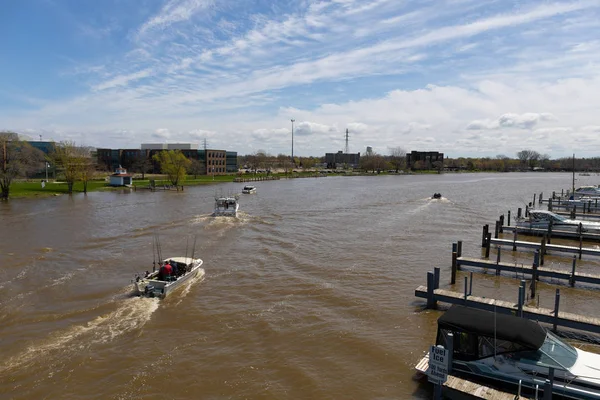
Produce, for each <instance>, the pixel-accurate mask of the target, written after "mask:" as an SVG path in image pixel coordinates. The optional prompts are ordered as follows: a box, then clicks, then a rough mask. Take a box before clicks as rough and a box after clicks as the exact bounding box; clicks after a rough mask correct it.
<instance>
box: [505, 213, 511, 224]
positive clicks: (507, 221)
mask: <svg viewBox="0 0 600 400" xmlns="http://www.w3.org/2000/svg"><path fill="white" fill-rule="evenodd" d="M506 223H507V225H508V226H510V210H508V218H506Z"/></svg>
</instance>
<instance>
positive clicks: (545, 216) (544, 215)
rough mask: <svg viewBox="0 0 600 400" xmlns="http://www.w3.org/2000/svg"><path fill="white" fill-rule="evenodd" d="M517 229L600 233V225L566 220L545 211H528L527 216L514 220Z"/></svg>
mask: <svg viewBox="0 0 600 400" xmlns="http://www.w3.org/2000/svg"><path fill="white" fill-rule="evenodd" d="M516 223H517V228H523V229H548V228H549V226H550V224H552V228H553V229H556V230H560V231H566V232H576V233H579V232H590V233H600V223H599V222H592V221H583V220H577V219H568V218H566V217H564V216H562V215H558V214H555V213H553V212H551V211H545V210H529V215H528V216H527V217H524V218H518V219H517V220H516Z"/></svg>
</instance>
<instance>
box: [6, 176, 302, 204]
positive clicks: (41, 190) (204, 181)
mask: <svg viewBox="0 0 600 400" xmlns="http://www.w3.org/2000/svg"><path fill="white" fill-rule="evenodd" d="M309 174H310V173H308V172H307V173H304V172H303V173H298V174H295V175H299V176H302V175H309ZM272 175H273V176H279V177H281V178H285V177H286V175H285V174H272ZM237 176H238V175H216V176H214V177H213V176H204V175H203V176H197V177H193V176H188V177H187V178H186V180H185V181H184V182H182V183H180V185H183V186H196V185H211V184H215V183H223V182H233V180H234V179H235V178H236V177H237ZM240 176H241V177H247V178H250V177H252V178H254V177H265V176H267V174H242V175H240ZM145 178H146V179H134V180H133V185H134V186H137V187H147V186H149V185H150V179H154V182H155V185H156V186H162V185H170V184H171V182H170V181H169V180H168V179H165V176H164V175H154V176H152V175H146V177H145ZM122 189H124V188H123V187H113V186H109V185H108V182H106V180H105V179H104V178H102V179H96V180H91V181H89V182H88V185H87V191H88V192H97V191H101V190H122ZM68 193H69V191H68V186H67V184H66V182H60V181H56V182H54V181H50V182H48V183H46V185H45V186H44V187H42V182H41V181H39V180H38V181H13V182H12V184H11V185H10V198H11V199H15V198H24V197H47V196H57V195H62V194H68ZM73 193H83V183H82V182H75V184H74V185H73Z"/></svg>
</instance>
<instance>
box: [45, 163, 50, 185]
mask: <svg viewBox="0 0 600 400" xmlns="http://www.w3.org/2000/svg"><path fill="white" fill-rule="evenodd" d="M49 166H50V164H48V163H46V182H48V167H49Z"/></svg>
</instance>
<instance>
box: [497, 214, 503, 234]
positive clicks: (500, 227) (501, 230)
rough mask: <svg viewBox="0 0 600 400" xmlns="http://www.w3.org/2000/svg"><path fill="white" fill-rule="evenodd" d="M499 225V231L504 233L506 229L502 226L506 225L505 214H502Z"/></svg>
mask: <svg viewBox="0 0 600 400" xmlns="http://www.w3.org/2000/svg"><path fill="white" fill-rule="evenodd" d="M498 225H499V226H498V228H499V231H498V232H500V233H504V230H503V229H502V227H503V226H504V214H502V215H501V216H500V222H499V223H498Z"/></svg>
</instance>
